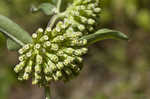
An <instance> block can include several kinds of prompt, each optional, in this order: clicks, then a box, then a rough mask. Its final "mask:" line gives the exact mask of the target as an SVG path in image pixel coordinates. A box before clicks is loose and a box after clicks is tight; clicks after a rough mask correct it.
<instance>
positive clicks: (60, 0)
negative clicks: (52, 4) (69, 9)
mask: <svg viewBox="0 0 150 99" xmlns="http://www.w3.org/2000/svg"><path fill="white" fill-rule="evenodd" d="M61 3H62V0H58V3H57V11H58V13H60V8H61Z"/></svg>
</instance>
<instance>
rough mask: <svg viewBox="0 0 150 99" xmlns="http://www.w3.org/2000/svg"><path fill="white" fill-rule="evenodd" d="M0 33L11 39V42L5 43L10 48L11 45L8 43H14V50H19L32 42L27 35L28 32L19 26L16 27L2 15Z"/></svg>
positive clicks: (0, 16) (0, 17)
mask: <svg viewBox="0 0 150 99" xmlns="http://www.w3.org/2000/svg"><path fill="white" fill-rule="evenodd" d="M0 32H2V33H3V34H4V35H5V36H6V37H7V38H9V39H11V41H8V42H7V45H8V46H12V45H11V44H12V43H10V42H15V43H16V44H15V43H13V46H12V47H14V48H13V49H14V50H17V49H18V48H20V47H21V46H23V45H24V44H26V43H30V42H32V38H31V36H30V35H29V34H28V32H26V31H25V30H24V29H22V28H21V27H20V26H19V25H17V24H16V23H14V22H13V21H11V20H10V19H8V18H7V17H5V16H2V15H0ZM18 45H20V46H18ZM12 47H11V48H12ZM8 48H10V47H8ZM10 50H11V49H10Z"/></svg>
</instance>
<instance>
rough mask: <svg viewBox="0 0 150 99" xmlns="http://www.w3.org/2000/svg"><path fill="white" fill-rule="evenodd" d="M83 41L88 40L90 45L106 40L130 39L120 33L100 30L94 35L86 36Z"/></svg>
mask: <svg viewBox="0 0 150 99" xmlns="http://www.w3.org/2000/svg"><path fill="white" fill-rule="evenodd" d="M81 39H87V41H88V45H91V44H93V43H96V42H98V41H102V40H105V39H115V40H128V37H127V36H126V35H125V34H124V33H122V32H119V31H115V30H110V29H100V30H98V31H97V32H95V33H93V34H89V35H86V36H84V37H82V38H81Z"/></svg>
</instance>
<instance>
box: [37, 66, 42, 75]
mask: <svg viewBox="0 0 150 99" xmlns="http://www.w3.org/2000/svg"><path fill="white" fill-rule="evenodd" d="M41 71H42V70H41V65H36V66H35V72H36V73H41Z"/></svg>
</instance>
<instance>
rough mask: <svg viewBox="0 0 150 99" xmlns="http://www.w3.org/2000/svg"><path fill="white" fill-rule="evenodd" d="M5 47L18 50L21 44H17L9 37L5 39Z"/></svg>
mask: <svg viewBox="0 0 150 99" xmlns="http://www.w3.org/2000/svg"><path fill="white" fill-rule="evenodd" d="M7 48H8V49H9V50H10V51H16V50H19V49H20V48H21V45H18V44H17V43H16V42H13V40H11V39H9V38H8V39H7Z"/></svg>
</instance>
